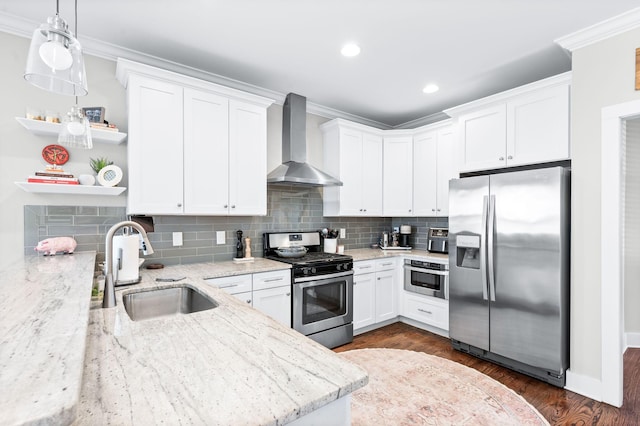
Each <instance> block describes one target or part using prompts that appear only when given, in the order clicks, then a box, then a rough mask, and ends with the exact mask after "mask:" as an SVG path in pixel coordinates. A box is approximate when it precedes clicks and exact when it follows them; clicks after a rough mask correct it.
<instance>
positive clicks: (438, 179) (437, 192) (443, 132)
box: [413, 121, 457, 216]
mask: <svg viewBox="0 0 640 426" xmlns="http://www.w3.org/2000/svg"><path fill="white" fill-rule="evenodd" d="M454 152H455V140H454V129H453V127H452V126H451V125H450V124H449V122H448V121H447V123H446V125H444V127H440V126H437V127H436V128H434V127H433V126H427V127H425V128H423V129H422V130H421V131H419V132H418V133H416V134H415V136H414V138H413V183H414V190H413V215H414V216H448V215H449V180H450V179H452V178H455V177H457V170H456V167H455V161H454Z"/></svg>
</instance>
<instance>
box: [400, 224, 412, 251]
mask: <svg viewBox="0 0 640 426" xmlns="http://www.w3.org/2000/svg"><path fill="white" fill-rule="evenodd" d="M410 236H411V225H402V226H400V240H399V241H398V245H399V246H400V247H411V243H410V241H409V237H410Z"/></svg>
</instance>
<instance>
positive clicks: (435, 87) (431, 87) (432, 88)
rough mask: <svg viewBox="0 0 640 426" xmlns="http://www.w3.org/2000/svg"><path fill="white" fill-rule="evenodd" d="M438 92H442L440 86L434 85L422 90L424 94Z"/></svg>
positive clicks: (428, 85) (431, 84)
mask: <svg viewBox="0 0 640 426" xmlns="http://www.w3.org/2000/svg"><path fill="white" fill-rule="evenodd" d="M438 90H440V88H439V87H438V85H437V84H433V83H430V84H427V85H426V86H424V89H422V91H423V92H424V93H436V92H437V91H438Z"/></svg>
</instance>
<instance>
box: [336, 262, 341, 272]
mask: <svg viewBox="0 0 640 426" xmlns="http://www.w3.org/2000/svg"><path fill="white" fill-rule="evenodd" d="M336 269H337V270H338V271H340V270H341V269H342V264H340V263H338V264H337V265H336Z"/></svg>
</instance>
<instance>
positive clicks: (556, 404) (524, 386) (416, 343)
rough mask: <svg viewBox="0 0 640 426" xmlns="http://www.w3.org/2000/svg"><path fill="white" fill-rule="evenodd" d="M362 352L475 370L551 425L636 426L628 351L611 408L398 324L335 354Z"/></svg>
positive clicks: (639, 420)
mask: <svg viewBox="0 0 640 426" xmlns="http://www.w3.org/2000/svg"><path fill="white" fill-rule="evenodd" d="M362 348H395V349H408V350H413V351H419V352H425V353H428V354H431V355H437V356H439V357H442V358H446V359H450V360H453V361H456V362H459V363H460V364H464V365H466V366H468V367H471V368H475V369H476V370H478V371H480V372H482V373H484V374H486V375H488V376H490V377H492V378H494V379H495V380H497V381H499V382H501V383H503V384H504V385H506V386H508V387H509V388H511V389H513V390H514V391H515V392H517V393H518V394H520V395H522V396H523V397H524V398H525V399H526V400H527V401H528V402H529V403H530V404H531V405H533V406H534V407H536V408H537V409H538V411H540V413H541V414H542V415H543V416H544V417H545V418H546V419H547V420H548V421H549V423H551V424H552V425H607V426H609V425H616V426H617V425H640V349H628V350H627V352H626V353H625V355H624V403H623V405H622V408H615V407H612V406H610V405H608V404H604V403H601V402H597V401H593V400H592V399H589V398H587V397H584V396H582V395H579V394H576V393H574V392H570V391H567V390H564V389H560V388H556V387H554V386H551V385H548V384H546V383H544V382H541V381H539V380H536V379H533V378H530V377H528V376H525V375H523V374H520V373H516V372H514V371H511V370H509V369H506V368H504V367H500V366H498V365H495V364H492V363H489V362H486V361H483V360H480V359H478V358H474V357H472V356H470V355H467V354H465V353H462V352H458V351H456V350H454V349H453V348H451V344H450V342H449V339H446V338H444V337H441V336H438V335H435V334H433V333H430V332H428V331H424V330H421V329H418V328H415V327H412V326H410V325H407V324H403V323H395V324H391V325H388V326H386V327H383V328H379V329H377V330H374V331H370V332H368V333H364V334H361V335H359V336H356V337H355V338H354V340H353V342H352V343H349V344H347V345H344V346H341V347H339V348H336V349H334V351H335V352H343V351H347V350H351V349H362Z"/></svg>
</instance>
